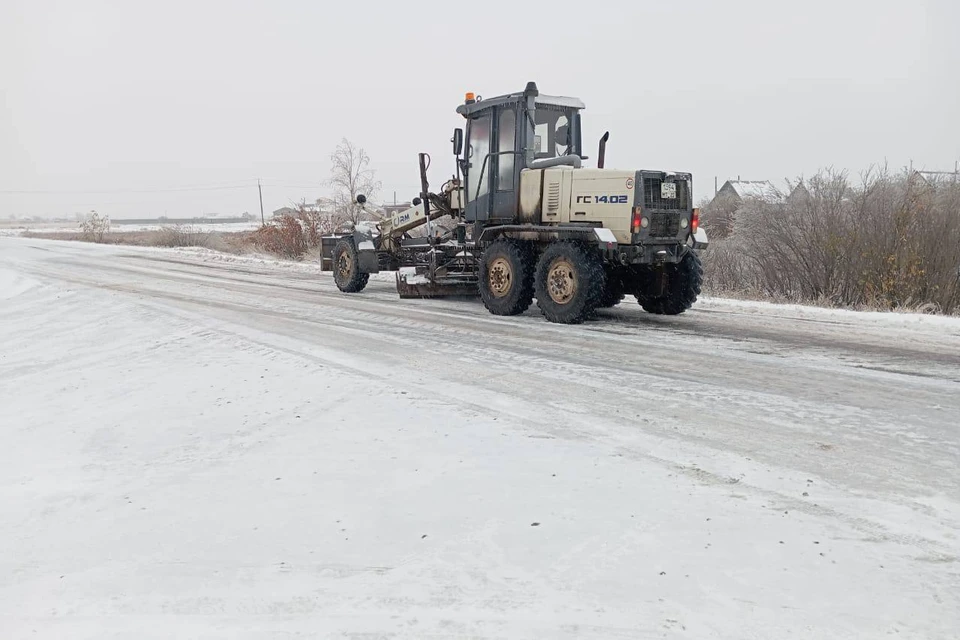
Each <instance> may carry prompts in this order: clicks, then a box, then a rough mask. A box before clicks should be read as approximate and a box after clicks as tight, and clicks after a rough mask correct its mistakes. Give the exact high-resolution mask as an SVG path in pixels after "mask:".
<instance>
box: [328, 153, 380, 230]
mask: <svg viewBox="0 0 960 640" xmlns="http://www.w3.org/2000/svg"><path fill="white" fill-rule="evenodd" d="M330 162H331V167H330V180H329V181H328V184H329V185H330V186H331V187H332V188H333V193H334V196H333V200H334V203H335V204H334V209H335V215H336V217H337V221H338V222H341V223H342V222H354V223H356V222H359V221H360V220H361V219H362V218H363V210H362V209H361V208H360V207H359V206H358V205H357V195H359V194H361V193H362V194H363V195H365V196H367V197H368V198H371V197H373V196H375V195H376V194H377V192H379V191H380V181H379V180H377V178H376V171H374V170H373V169H371V168H370V156H368V155H367V153H366V151H364V150H363V148H362V147H357V146H355V145H354V144H353V143H352V142H350V141H349V140H347V139H346V138H344V139H343V140H342V141H341V142H340V144H338V145H337V148H336V149H334V150H333V153H331V154H330Z"/></svg>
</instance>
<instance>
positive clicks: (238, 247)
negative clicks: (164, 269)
mask: <svg viewBox="0 0 960 640" xmlns="http://www.w3.org/2000/svg"><path fill="white" fill-rule="evenodd" d="M254 233H255V232H250V231H242V232H223V233H222V232H197V231H193V230H190V229H188V228H183V227H164V228H162V229H156V230H152V231H112V232H108V233H104V234H103V235H102V236H101V237H99V239H95V238H94V237H92V236H91V235H90V234H88V233H83V232H82V231H32V232H25V233H23V234H22V235H23V236H24V237H27V238H44V239H47V240H70V241H78V242H98V243H99V244H122V245H131V246H135V247H203V248H206V249H212V250H214V251H223V252H225V253H235V254H240V253H247V252H249V251H251V250H252V249H253V248H255V246H256V245H255V243H254V241H253V235H254Z"/></svg>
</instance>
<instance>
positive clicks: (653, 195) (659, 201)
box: [643, 176, 690, 211]
mask: <svg viewBox="0 0 960 640" xmlns="http://www.w3.org/2000/svg"><path fill="white" fill-rule="evenodd" d="M674 184H676V185H677V197H676V198H662V197H661V193H662V185H663V180H662V179H661V178H654V177H650V176H644V178H643V202H644V205H645V206H646V207H647V208H648V209H667V210H670V211H686V210H687V209H689V208H690V184H689V183H688V182H687V181H686V180H676V181H674Z"/></svg>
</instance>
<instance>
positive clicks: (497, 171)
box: [490, 105, 521, 222]
mask: <svg viewBox="0 0 960 640" xmlns="http://www.w3.org/2000/svg"><path fill="white" fill-rule="evenodd" d="M496 119H497V122H496V125H497V126H496V128H495V132H494V134H495V138H496V148H495V149H494V151H495V153H496V155H495V156H493V157H492V158H491V160H494V161H495V162H494V165H493V170H494V184H493V186H494V191H493V209H492V211H491V213H490V218H491V219H494V220H500V221H504V222H513V221H515V220H516V217H517V203H518V199H517V188H518V185H519V182H520V164H521V163H520V162H519V157H518V155H517V154H516V151H517V150H518V148H519V147H518V144H519V142H518V139H517V109H516V107H515V106H514V105H503V106H501V107H498V108H497V110H496Z"/></svg>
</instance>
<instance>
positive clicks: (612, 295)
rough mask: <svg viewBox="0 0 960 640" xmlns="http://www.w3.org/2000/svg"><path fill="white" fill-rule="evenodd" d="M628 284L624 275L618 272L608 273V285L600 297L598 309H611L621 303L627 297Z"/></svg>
mask: <svg viewBox="0 0 960 640" xmlns="http://www.w3.org/2000/svg"><path fill="white" fill-rule="evenodd" d="M626 295H627V291H626V286H625V285H624V282H623V276H622V275H620V274H618V273H607V286H606V288H604V290H603V295H602V296H601V297H600V303H599V304H598V305H597V308H598V309H609V308H610V307H615V306H617V305H618V304H620V303H621V302H622V301H623V299H624V297H626Z"/></svg>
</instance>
